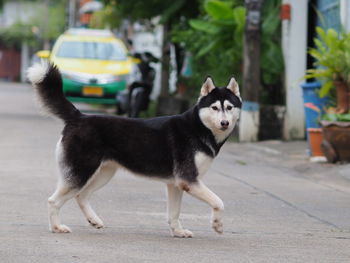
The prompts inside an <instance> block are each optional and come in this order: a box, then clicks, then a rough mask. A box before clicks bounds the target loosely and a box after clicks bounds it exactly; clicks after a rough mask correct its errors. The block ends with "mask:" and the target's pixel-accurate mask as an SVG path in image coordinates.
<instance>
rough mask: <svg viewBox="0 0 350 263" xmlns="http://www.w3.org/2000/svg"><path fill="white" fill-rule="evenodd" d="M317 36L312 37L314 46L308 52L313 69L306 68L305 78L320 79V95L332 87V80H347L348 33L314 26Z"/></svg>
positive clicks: (349, 34) (349, 70) (349, 67)
mask: <svg viewBox="0 0 350 263" xmlns="http://www.w3.org/2000/svg"><path fill="white" fill-rule="evenodd" d="M316 31H317V34H318V37H319V38H315V39H314V43H315V46H316V47H315V48H310V49H309V51H308V52H309V54H310V55H311V56H312V57H313V58H314V59H315V63H314V65H315V67H316V68H315V69H308V70H307V71H306V75H305V78H306V79H310V78H317V79H319V80H320V81H322V87H321V90H320V97H325V96H327V95H329V93H330V92H331V91H332V90H333V89H334V85H333V81H345V82H349V74H350V33H340V34H338V33H337V32H336V31H335V30H334V29H328V30H327V31H325V30H324V29H322V28H321V27H317V28H316Z"/></svg>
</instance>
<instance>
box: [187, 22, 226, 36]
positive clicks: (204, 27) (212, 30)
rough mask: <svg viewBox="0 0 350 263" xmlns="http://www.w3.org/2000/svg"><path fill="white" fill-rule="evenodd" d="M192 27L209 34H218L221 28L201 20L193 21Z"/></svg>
mask: <svg viewBox="0 0 350 263" xmlns="http://www.w3.org/2000/svg"><path fill="white" fill-rule="evenodd" d="M189 23H190V25H191V27H192V28H194V29H196V30H198V31H203V32H206V33H209V34H217V33H218V32H219V31H220V28H219V27H218V26H216V25H214V24H213V23H211V22H209V21H205V20H200V19H191V20H190V22H189Z"/></svg>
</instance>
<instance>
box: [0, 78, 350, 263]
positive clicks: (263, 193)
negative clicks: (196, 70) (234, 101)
mask: <svg viewBox="0 0 350 263" xmlns="http://www.w3.org/2000/svg"><path fill="white" fill-rule="evenodd" d="M32 95H33V94H32V91H31V90H30V88H29V86H28V85H19V84H8V83H0V262H6V263H7V262H16V263H18V262H62V263H67V262H84V263H85V262H106V263H107V262H327V263H328V262H350V181H349V180H350V178H349V174H350V167H349V166H347V165H342V166H334V165H327V164H323V165H320V164H310V163H308V162H307V161H306V151H305V143H304V142H293V143H281V142H265V143H255V144H233V143H231V144H227V145H225V146H224V148H223V151H222V152H221V153H220V157H219V158H218V159H217V160H216V161H215V162H214V164H213V166H212V168H211V169H210V171H209V172H208V174H207V175H206V177H205V178H204V180H205V181H206V183H207V185H208V186H209V187H210V188H211V189H213V190H214V191H215V192H216V193H217V194H218V195H219V196H220V197H222V199H223V200H224V203H225V208H226V211H225V216H224V228H225V229H224V230H225V232H224V234H223V235H218V234H216V233H214V232H213V231H212V230H211V228H210V225H209V215H210V211H209V208H208V207H207V206H206V205H205V204H203V203H201V202H199V201H197V200H194V199H193V198H191V197H188V196H185V198H184V202H183V213H182V222H183V224H184V225H185V226H186V227H187V228H189V229H191V230H192V231H193V232H194V234H195V237H194V238H192V239H176V238H172V237H170V235H169V232H168V229H167V224H166V219H165V205H166V204H165V187H164V186H163V185H162V184H161V183H159V182H153V181H147V180H144V179H141V178H137V177H134V176H131V175H129V174H126V173H122V174H118V175H117V176H116V177H115V178H114V179H113V180H112V182H111V183H110V184H109V185H107V186H106V187H105V188H103V189H102V190H100V192H98V193H97V194H96V195H95V196H94V198H93V200H92V204H93V206H94V207H95V208H96V210H97V212H98V214H100V215H101V217H102V219H103V220H104V222H105V225H106V228H105V229H103V230H96V229H93V228H91V227H90V226H88V225H87V223H86V222H85V219H84V218H83V216H82V214H81V212H80V211H79V208H78V206H77V204H76V203H75V202H70V203H68V204H67V205H66V206H65V207H64V208H63V209H62V218H63V221H64V223H66V224H67V225H69V226H70V227H72V229H73V233H71V234H52V233H49V231H48V226H47V203H46V200H47V197H48V196H49V195H50V194H51V193H52V192H53V190H54V188H55V184H56V169H55V162H54V154H53V152H54V146H55V143H56V141H57V139H58V137H59V133H60V129H61V128H62V124H61V123H60V122H59V121H56V120H54V119H52V118H50V117H45V116H43V115H40V114H39V111H38V109H37V108H36V107H35V103H34V100H33V96H32Z"/></svg>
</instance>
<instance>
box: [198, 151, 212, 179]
mask: <svg viewBox="0 0 350 263" xmlns="http://www.w3.org/2000/svg"><path fill="white" fill-rule="evenodd" d="M212 161H213V158H212V157H210V156H209V155H207V154H205V153H203V152H196V153H195V155H194V162H195V164H196V167H197V171H198V175H199V176H200V177H201V176H203V175H204V174H205V173H206V172H207V171H208V169H209V167H210V165H211V163H212Z"/></svg>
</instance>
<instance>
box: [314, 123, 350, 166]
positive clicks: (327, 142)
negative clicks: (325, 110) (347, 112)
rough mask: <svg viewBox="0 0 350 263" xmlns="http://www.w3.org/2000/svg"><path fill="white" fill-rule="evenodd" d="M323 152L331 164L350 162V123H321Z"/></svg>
mask: <svg viewBox="0 0 350 263" xmlns="http://www.w3.org/2000/svg"><path fill="white" fill-rule="evenodd" d="M321 125H322V133H323V142H322V151H323V153H324V154H325V156H326V158H327V160H328V161H329V162H332V163H334V162H336V161H347V162H348V161H350V122H337V121H321Z"/></svg>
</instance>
